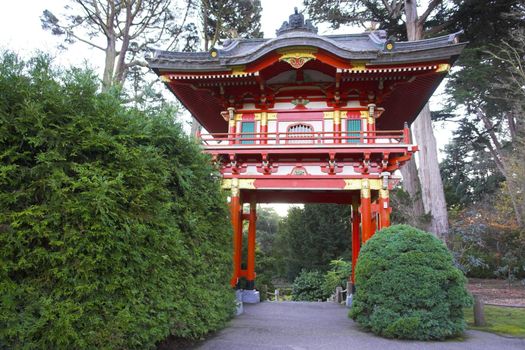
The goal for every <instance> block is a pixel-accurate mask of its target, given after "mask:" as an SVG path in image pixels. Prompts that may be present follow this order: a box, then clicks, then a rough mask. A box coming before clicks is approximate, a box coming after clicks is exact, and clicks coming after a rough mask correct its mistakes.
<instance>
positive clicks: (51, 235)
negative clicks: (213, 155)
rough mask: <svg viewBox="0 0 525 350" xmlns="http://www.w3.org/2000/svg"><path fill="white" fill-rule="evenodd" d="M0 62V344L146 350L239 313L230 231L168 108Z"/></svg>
mask: <svg viewBox="0 0 525 350" xmlns="http://www.w3.org/2000/svg"><path fill="white" fill-rule="evenodd" d="M99 89H100V85H99V83H98V81H97V79H96V77H95V76H94V75H93V73H92V72H90V71H86V70H80V69H70V70H57V69H53V68H52V67H51V65H50V61H49V59H48V58H46V57H42V56H40V57H36V58H33V59H31V60H29V61H28V62H24V61H21V60H20V59H18V58H17V57H16V56H15V55H13V54H10V53H5V54H3V55H2V56H1V57H0V150H1V151H0V160H1V161H0V259H1V260H0V266H1V268H0V295H1V296H2V297H1V298H2V302H1V303H0V348H10V349H22V348H23V349H34V348H40V349H87V348H90V349H92V348H97V349H117V348H122V349H123V348H126V349H147V348H153V347H154V346H155V344H156V343H158V342H159V341H161V340H163V339H165V338H166V337H167V336H169V335H174V336H177V337H185V338H197V337H200V336H201V335H203V334H205V333H207V332H210V331H213V330H216V329H217V328H219V327H220V326H221V325H223V324H224V322H225V321H226V320H227V319H228V318H229V317H230V315H231V314H232V311H233V299H234V298H233V293H232V291H231V288H230V287H229V285H228V279H229V277H230V272H231V244H230V241H231V240H230V225H229V222H228V219H227V218H228V214H227V210H226V205H225V203H226V201H225V198H224V196H223V194H222V193H221V191H220V188H219V183H218V181H217V178H218V177H217V176H216V172H215V170H214V169H213V168H212V167H211V165H210V161H209V159H208V157H207V156H206V155H204V154H202V153H201V152H200V150H199V147H197V145H196V144H195V143H194V142H193V141H191V140H190V139H189V138H188V137H187V136H185V135H184V134H183V133H182V131H181V128H180V126H179V125H178V124H177V123H175V122H174V120H173V118H174V115H175V112H176V111H175V110H173V109H172V108H169V107H164V108H162V109H159V110H153V111H149V112H144V111H140V110H137V109H133V108H126V107H123V105H122V101H121V100H120V98H119V95H118V91H113V90H109V91H108V92H105V93H100V92H99Z"/></svg>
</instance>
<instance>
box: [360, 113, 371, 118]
mask: <svg viewBox="0 0 525 350" xmlns="http://www.w3.org/2000/svg"><path fill="white" fill-rule="evenodd" d="M360 113H361V119H368V118H369V117H370V113H368V111H361V112H360Z"/></svg>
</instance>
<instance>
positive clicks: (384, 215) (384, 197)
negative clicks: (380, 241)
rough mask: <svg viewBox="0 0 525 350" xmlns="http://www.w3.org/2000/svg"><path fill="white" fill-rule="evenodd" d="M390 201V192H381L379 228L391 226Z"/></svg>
mask: <svg viewBox="0 0 525 350" xmlns="http://www.w3.org/2000/svg"><path fill="white" fill-rule="evenodd" d="M389 205H390V199H389V191H388V190H379V225H380V226H379V227H380V228H385V227H389V226H390V208H389Z"/></svg>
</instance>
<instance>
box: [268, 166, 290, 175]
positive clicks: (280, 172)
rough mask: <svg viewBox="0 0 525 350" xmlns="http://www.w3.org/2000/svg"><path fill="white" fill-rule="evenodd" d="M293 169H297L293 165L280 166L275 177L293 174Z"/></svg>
mask: <svg viewBox="0 0 525 350" xmlns="http://www.w3.org/2000/svg"><path fill="white" fill-rule="evenodd" d="M293 168H295V167H294V166H291V165H279V167H278V168H277V172H275V173H274V174H273V175H288V174H290V173H291V172H292V169H293Z"/></svg>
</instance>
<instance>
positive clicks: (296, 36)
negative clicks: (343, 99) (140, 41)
mask: <svg viewBox="0 0 525 350" xmlns="http://www.w3.org/2000/svg"><path fill="white" fill-rule="evenodd" d="M459 34H461V32H458V33H454V34H451V35H446V36H440V37H436V38H431V39H425V40H418V41H408V42H396V43H395V47H394V49H393V50H391V51H388V50H386V49H385V43H386V41H387V38H386V33H385V32H384V31H375V32H369V33H362V34H349V35H327V36H321V35H318V34H317V33H315V32H312V31H308V30H304V29H295V30H287V31H286V32H284V33H282V34H281V35H279V36H277V37H276V38H272V39H235V40H230V41H227V42H226V43H225V45H224V47H223V48H221V49H218V50H217V53H218V55H217V56H216V57H211V55H210V53H208V52H170V51H162V50H154V53H153V56H152V57H150V58H148V62H149V65H150V67H151V68H153V69H156V70H173V71H177V70H186V71H199V70H200V71H221V70H229V69H231V66H237V65H245V64H248V63H251V62H254V61H256V60H258V59H259V58H261V57H263V56H265V55H266V54H269V53H270V52H272V51H275V50H279V49H284V48H287V47H294V46H308V47H313V48H317V49H321V50H324V51H327V52H330V53H332V54H334V55H336V56H338V57H340V58H342V59H346V60H366V61H369V63H371V64H392V63H405V62H416V61H417V62H421V61H429V60H439V59H447V60H448V59H450V58H451V57H454V56H457V55H459V53H460V52H461V50H462V49H463V48H464V46H465V45H466V43H460V44H459V43H457V39H456V38H457V36H458V35H459Z"/></svg>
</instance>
